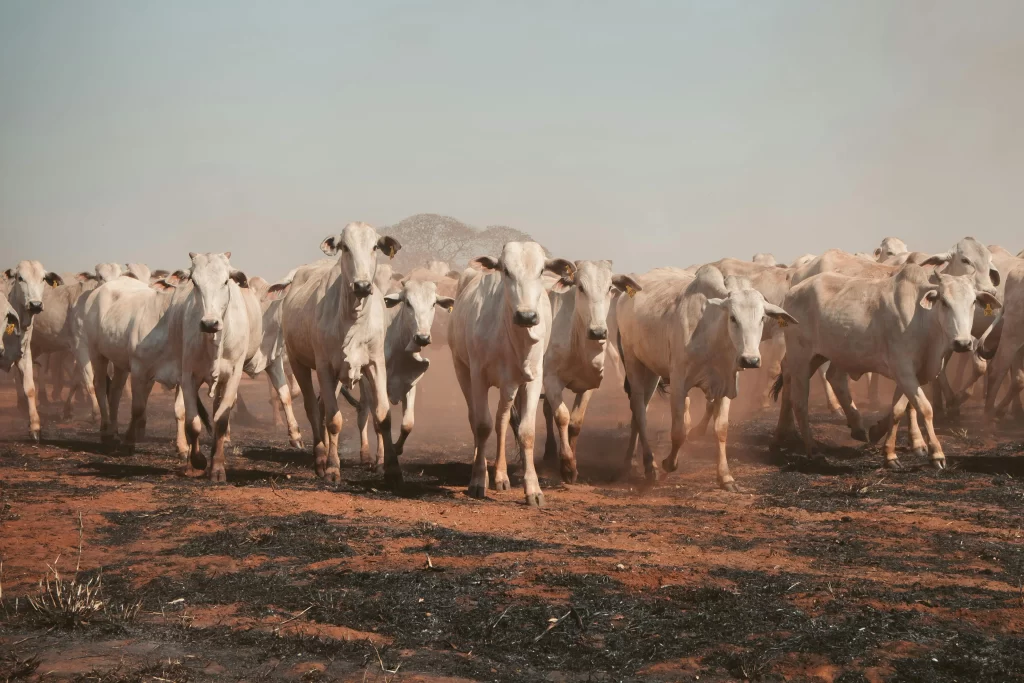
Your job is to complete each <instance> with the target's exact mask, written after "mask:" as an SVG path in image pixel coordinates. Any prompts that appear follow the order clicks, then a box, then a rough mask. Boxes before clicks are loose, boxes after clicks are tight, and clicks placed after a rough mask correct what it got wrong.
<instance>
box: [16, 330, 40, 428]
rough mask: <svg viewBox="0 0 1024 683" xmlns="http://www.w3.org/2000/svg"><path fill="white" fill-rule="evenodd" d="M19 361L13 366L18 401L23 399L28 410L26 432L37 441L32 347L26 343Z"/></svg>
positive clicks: (37, 421) (37, 415) (37, 414)
mask: <svg viewBox="0 0 1024 683" xmlns="http://www.w3.org/2000/svg"><path fill="white" fill-rule="evenodd" d="M21 353H22V355H21V360H19V361H18V363H17V365H15V366H14V367H15V381H16V382H17V386H18V399H19V401H20V400H22V399H24V401H25V406H26V408H27V409H28V432H29V436H30V437H31V438H32V440H33V441H39V436H40V427H39V407H38V406H37V405H36V383H35V369H34V368H33V367H32V346H31V344H30V343H29V342H28V341H23V342H22V352H21Z"/></svg>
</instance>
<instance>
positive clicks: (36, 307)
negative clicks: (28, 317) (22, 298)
mask: <svg viewBox="0 0 1024 683" xmlns="http://www.w3.org/2000/svg"><path fill="white" fill-rule="evenodd" d="M28 312H29V313H42V312H43V302H42V301H29V302H28Z"/></svg>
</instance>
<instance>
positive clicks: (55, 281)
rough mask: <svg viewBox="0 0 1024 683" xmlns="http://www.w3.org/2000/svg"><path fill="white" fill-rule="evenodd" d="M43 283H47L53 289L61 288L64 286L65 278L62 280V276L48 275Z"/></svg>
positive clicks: (51, 273)
mask: <svg viewBox="0 0 1024 683" xmlns="http://www.w3.org/2000/svg"><path fill="white" fill-rule="evenodd" d="M43 281H44V282H46V284H48V285H50V286H51V287H60V286H61V285H62V284H64V278H62V277H61V276H60V275H57V273H53V272H50V273H47V274H46V276H45V277H44V278H43Z"/></svg>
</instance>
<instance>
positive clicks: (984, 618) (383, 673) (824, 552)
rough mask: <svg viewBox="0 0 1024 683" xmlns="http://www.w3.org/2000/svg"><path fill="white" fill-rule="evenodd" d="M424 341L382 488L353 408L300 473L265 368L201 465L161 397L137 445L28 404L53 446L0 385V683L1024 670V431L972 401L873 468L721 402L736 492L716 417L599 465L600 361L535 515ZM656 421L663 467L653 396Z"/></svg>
mask: <svg viewBox="0 0 1024 683" xmlns="http://www.w3.org/2000/svg"><path fill="white" fill-rule="evenodd" d="M435 356H436V358H437V360H436V361H435V364H434V365H433V366H432V368H431V371H430V373H428V375H427V377H426V378H425V380H424V383H423V384H422V385H421V387H422V388H421V393H420V400H419V401H418V404H419V413H418V416H417V417H418V421H417V426H416V430H415V431H414V432H413V435H412V437H411V439H410V441H409V444H408V446H407V448H406V453H405V455H404V456H403V458H402V464H403V469H404V471H405V473H406V483H405V484H404V485H403V486H402V487H401V488H400V489H399V490H397V491H389V490H385V489H384V487H383V481H382V479H381V478H380V477H379V476H376V475H373V474H371V473H368V472H365V471H364V470H363V469H362V468H360V467H359V466H358V464H357V463H356V461H357V460H358V456H357V451H358V441H357V439H356V438H355V435H354V432H353V427H352V425H353V422H354V421H353V420H352V414H351V413H346V426H345V429H344V430H343V441H342V451H343V452H342V461H343V470H342V479H343V482H342V483H341V484H340V485H338V486H330V485H325V484H323V483H321V482H320V481H319V480H317V479H316V477H315V476H314V474H313V472H312V471H311V456H310V455H309V454H308V453H306V452H301V451H298V450H296V449H291V448H289V447H288V446H287V439H286V437H285V432H284V429H283V428H282V427H275V426H274V425H273V420H272V417H271V412H270V407H269V404H268V403H267V401H266V397H267V389H266V383H265V381H264V380H263V379H262V378H260V379H259V380H257V381H246V382H245V383H244V385H243V394H244V396H245V398H246V400H247V403H248V405H249V407H250V409H251V410H252V411H253V413H254V414H255V415H256V416H257V418H258V419H259V421H258V423H257V424H254V425H243V424H237V423H236V424H235V425H234V426H233V429H232V432H233V443H232V445H231V447H230V453H229V457H228V467H229V469H228V479H229V483H228V484H227V485H220V486H218V485H211V484H209V483H208V482H206V481H205V480H203V479H202V478H200V477H197V476H195V475H194V474H193V473H190V472H189V471H188V470H187V468H186V466H185V463H183V462H181V461H179V460H178V458H177V457H176V456H175V454H174V447H173V414H172V410H171V399H172V396H171V395H170V394H168V393H167V392H163V391H161V390H157V391H155V392H154V397H153V400H152V402H151V408H150V416H151V417H150V429H149V435H148V439H147V441H146V442H144V443H143V444H141V445H140V447H139V449H138V452H137V453H136V454H135V455H134V456H127V455H124V454H122V453H117V452H109V453H108V452H107V451H106V450H105V449H104V448H102V447H101V446H100V444H99V438H98V434H97V430H96V429H95V427H94V426H93V425H92V424H91V423H90V422H89V421H88V420H87V419H86V417H87V411H85V409H84V408H83V407H81V406H79V407H78V414H77V416H76V419H74V420H71V421H66V422H64V421H61V420H60V417H59V414H60V410H59V409H57V408H53V407H46V408H44V409H43V415H44V418H45V422H44V430H43V431H44V439H43V443H41V444H39V445H36V444H32V443H29V442H27V441H26V440H25V431H26V430H25V424H24V422H25V421H24V420H23V419H22V418H21V417H20V416H19V415H18V413H17V410H16V405H15V394H14V389H13V384H12V383H11V382H10V381H9V380H6V379H5V380H3V382H2V383H0V559H2V561H3V567H2V574H0V580H2V591H3V592H2V604H0V680H26V681H33V680H47V681H57V680H82V681H85V680H90V681H169V680H170V681H207V680H209V681H212V680H250V681H251V680H304V681H319V680H341V681H364V680H365V681H385V680H387V681H408V682H413V681H442V680H460V681H545V680H546V681H640V680H643V681H679V680H700V681H732V680H744V679H749V680H765V681H773V680H789V681H843V682H846V683H850V682H854V681H976V680H986V681H1002V680H1020V679H1021V676H1022V675H1024V648H1022V647H1021V642H1022V641H1021V635H1022V632H1024V590H1022V587H1021V585H1022V580H1024V552H1022V548H1024V541H1022V538H1021V534H1022V531H1021V523H1022V522H1021V520H1022V517H1021V512H1022V510H1024V484H1022V477H1024V457H1022V456H1021V454H1020V450H1021V442H1022V441H1024V429H1020V428H1018V427H1016V426H1014V425H1012V424H1011V425H1009V426H1001V427H997V428H995V429H994V430H991V431H986V430H985V429H984V428H983V427H982V423H981V420H980V412H979V408H978V407H977V404H976V403H975V404H970V405H969V406H968V407H967V408H966V409H965V411H964V415H963V417H962V418H960V419H958V420H956V421H955V422H944V423H942V424H941V426H940V429H939V432H940V438H942V439H943V441H944V445H945V448H946V453H947V456H948V458H949V463H950V467H949V469H948V470H946V471H943V472H934V471H932V470H931V469H929V468H928V467H927V463H925V462H923V461H918V460H916V459H914V458H913V456H910V455H905V456H904V460H905V464H907V465H908V466H909V467H908V469H907V470H906V471H902V472H893V473H890V472H886V471H883V470H880V469H879V466H880V463H881V460H882V456H881V454H880V451H879V450H878V449H877V448H876V447H869V446H865V445H863V444H859V443H857V442H854V441H852V440H850V438H849V435H848V430H846V429H845V428H844V425H843V423H842V421H841V420H840V419H838V418H836V417H833V416H830V415H829V414H827V413H825V412H818V413H816V414H815V415H814V416H813V421H814V427H815V430H816V431H815V434H816V437H817V438H818V441H819V443H820V444H821V450H822V453H823V454H824V456H825V457H824V458H819V459H815V460H807V459H805V458H802V457H800V456H798V455H796V454H793V453H789V452H783V453H777V454H772V453H770V452H769V450H768V447H767V444H768V440H769V438H770V435H771V431H772V428H773V426H774V421H775V416H776V409H775V408H774V407H772V408H769V409H767V410H763V411H762V410H749V409H748V410H747V411H746V412H747V414H746V415H743V414H742V412H743V411H740V410H734V411H733V420H732V429H731V433H730V463H731V465H732V470H733V474H734V475H735V476H736V479H737V481H738V482H739V483H740V485H741V486H742V487H743V489H744V492H743V493H740V494H729V493H725V492H721V491H718V490H716V488H715V486H714V470H715V467H714V449H713V446H712V444H711V440H710V439H701V440H697V441H694V442H692V443H690V444H688V445H687V449H686V451H685V453H686V456H685V457H684V458H683V459H682V461H681V466H680V470H679V471H678V472H676V473H673V474H672V475H670V476H668V477H666V478H664V479H662V480H660V481H659V482H658V483H657V484H656V485H654V486H653V487H645V486H644V485H643V481H642V478H641V477H640V476H638V474H637V472H636V471H634V472H633V474H632V475H631V476H630V477H627V478H626V480H624V481H623V480H620V479H619V477H618V471H619V463H620V462H621V461H622V456H623V453H624V450H625V444H626V438H627V435H628V434H627V432H628V419H629V416H628V412H627V407H626V402H625V400H624V397H623V395H622V392H621V388H619V386H618V385H617V382H616V378H615V377H614V375H612V376H610V378H609V380H608V381H607V382H606V385H605V387H604V388H603V389H602V390H601V391H599V392H598V393H597V394H596V396H595V398H594V400H593V401H592V403H591V410H590V414H589V415H588V421H587V424H586V426H585V429H584V433H583V436H582V437H581V439H580V442H579V451H580V453H579V472H580V482H579V483H578V484H576V485H574V486H568V487H565V486H562V485H561V484H560V483H559V482H558V478H557V473H556V471H555V470H553V469H547V470H546V474H543V473H542V486H543V487H544V489H545V495H546V497H547V502H548V505H547V507H545V508H543V509H540V510H537V509H531V508H528V507H526V506H525V505H524V504H523V501H522V493H521V489H518V490H517V489H513V491H510V492H502V493H495V492H491V494H490V498H489V499H488V500H486V501H476V500H472V499H469V498H467V497H466V495H465V493H464V490H465V487H466V484H467V483H468V481H469V476H470V460H471V457H472V446H471V435H470V430H469V428H468V426H467V423H466V419H465V405H464V403H463V400H462V397H461V395H460V394H459V392H458V390H457V389H456V388H455V383H454V378H453V373H452V371H451V367H450V362H448V361H447V358H446V355H445V354H444V353H443V351H441V352H435ZM744 379H745V380H746V379H748V377H744ZM748 393H752V392H748ZM882 395H886V394H885V392H884V391H883V393H882ZM701 404H702V401H695V402H694V405H697V406H700V405H701ZM813 405H815V406H819V407H820V406H821V405H822V403H821V401H820V400H819V401H816V402H815V403H814V404H813ZM701 410H702V409H701V408H700V407H698V408H697V413H698V414H699V412H700V411H701ZM298 412H299V414H300V425H301V426H302V427H303V432H304V435H307V438H308V431H309V430H308V425H307V424H306V423H305V421H304V419H303V418H302V417H301V414H302V413H301V409H299V410H298ZM126 415H127V399H126V403H125V407H124V408H122V418H124V417H125V416H126ZM651 415H652V420H651V424H652V437H653V439H654V442H655V443H656V444H657V446H656V450H657V457H658V458H659V460H660V458H661V457H664V454H665V451H666V449H667V446H668V426H669V423H668V415H667V402H666V401H665V400H664V399H662V398H660V397H657V398H655V400H654V402H653V403H652V406H651ZM541 429H543V427H542V426H541ZM204 438H205V437H204ZM541 442H543V439H542V438H541ZM901 443H902V438H901ZM514 460H515V459H514V458H513V462H514ZM513 483H514V484H518V483H519V482H518V480H517V479H516V478H515V477H513ZM79 548H81V550H79ZM428 557H429V560H428ZM76 567H78V568H79V571H78V572H77V573H76V571H75V570H76ZM54 571H56V573H57V574H59V576H60V579H61V583H60V585H61V586H62V588H63V590H65V591H67V590H68V589H70V590H72V591H74V590H85V587H86V586H88V587H89V590H90V591H91V592H90V594H89V595H90V597H89V599H88V600H86V599H84V598H83V599H79V600H78V602H75V600H74V599H72V598H67V594H66V592H65V593H64V595H65V599H67V600H68V602H72V603H74V604H75V605H76V606H77V607H78V608H82V609H83V610H84V611H83V612H81V613H79V614H70V615H69V614H68V613H67V611H62V610H59V609H55V608H54V607H53V602H52V597H53V591H54V590H55V586H56V585H57V583H56V582H55V580H54ZM41 579H42V580H43V588H42V589H41V588H40V580H41ZM47 579H49V582H50V594H49V597H50V599H51V601H50V602H49V603H47V602H45V599H44V598H43V597H42V596H41V590H43V589H45V588H46V582H47ZM72 580H74V581H75V585H74V586H72V585H71V583H70V582H71V581H72ZM90 581H91V582H92V583H90ZM75 586H77V588H76V587H75ZM29 598H32V599H33V600H34V601H35V603H36V605H37V606H39V607H40V609H36V608H35V607H33V606H32V604H31V602H30V601H29ZM85 603H88V604H85ZM83 605H84V606H83Z"/></svg>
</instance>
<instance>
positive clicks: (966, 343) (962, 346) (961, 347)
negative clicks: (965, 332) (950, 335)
mask: <svg viewBox="0 0 1024 683" xmlns="http://www.w3.org/2000/svg"><path fill="white" fill-rule="evenodd" d="M972 348H974V340H973V339H954V340H953V350H954V351H956V352H957V353H963V352H964V351H970V350H971V349H972Z"/></svg>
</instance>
